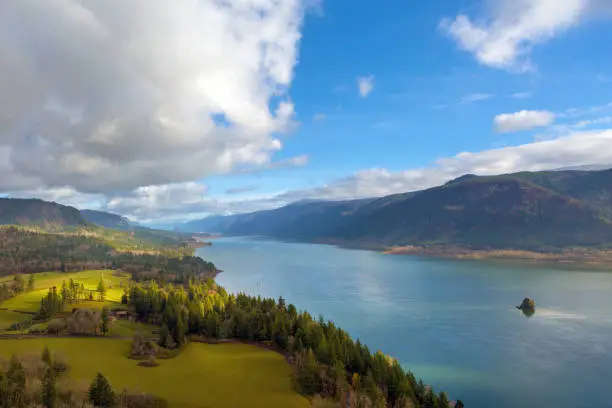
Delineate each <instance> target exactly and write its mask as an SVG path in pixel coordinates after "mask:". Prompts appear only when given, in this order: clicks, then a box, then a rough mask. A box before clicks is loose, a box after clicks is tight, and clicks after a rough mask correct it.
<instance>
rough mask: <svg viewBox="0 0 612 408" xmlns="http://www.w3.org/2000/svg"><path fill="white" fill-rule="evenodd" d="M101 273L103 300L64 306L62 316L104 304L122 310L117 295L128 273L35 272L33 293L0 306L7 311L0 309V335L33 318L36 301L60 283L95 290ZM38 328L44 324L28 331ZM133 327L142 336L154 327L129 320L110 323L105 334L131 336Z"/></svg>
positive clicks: (125, 281) (102, 271) (126, 281)
mask: <svg viewBox="0 0 612 408" xmlns="http://www.w3.org/2000/svg"><path fill="white" fill-rule="evenodd" d="M101 274H103V275H104V280H105V281H106V284H107V287H108V291H107V294H106V301H105V302H98V301H95V300H94V301H84V302H80V303H77V304H74V305H68V306H67V307H66V310H65V311H64V313H63V314H64V315H66V316H67V315H69V314H70V313H71V311H72V308H73V307H78V308H87V309H102V306H103V305H106V306H108V307H109V308H111V309H113V308H121V307H123V306H124V305H122V304H121V295H122V294H123V287H126V286H128V284H129V281H130V276H129V274H122V275H116V272H115V271H109V270H91V271H82V272H66V273H64V272H43V273H37V274H35V277H36V283H35V290H34V291H32V292H26V293H22V294H20V295H18V296H15V297H13V298H11V299H8V300H6V301H4V302H3V303H2V304H0V308H2V309H8V310H0V332H2V331H3V330H7V329H8V328H9V327H10V326H11V325H12V324H13V323H19V322H24V321H28V320H31V318H32V317H33V315H32V314H33V313H36V312H37V311H38V309H39V307H40V300H41V299H42V297H43V296H44V295H46V294H47V292H48V291H49V288H51V287H53V286H56V287H57V288H58V290H59V289H60V288H61V286H62V282H63V281H66V283H68V281H69V280H70V279H74V280H75V281H77V282H79V283H81V282H82V283H83V284H84V286H85V289H93V290H95V289H96V288H97V286H98V282H99V281H100V275H101ZM27 276H28V275H25V276H24V278H25V279H26V280H27ZM9 279H13V277H12V276H11V277H4V278H3V280H9ZM18 312H29V313H32V314H30V315H28V314H26V313H18ZM38 326H40V327H41V328H42V327H46V323H40V324H37V325H35V326H32V327H30V329H32V328H36V327H38ZM137 326H138V327H140V328H141V330H142V331H143V334H144V335H145V337H150V336H152V334H151V331H152V330H154V329H155V328H156V327H154V326H152V325H136V324H135V323H133V322H131V321H123V320H117V321H115V322H113V323H112V325H111V331H110V333H109V335H110V336H115V337H117V336H119V337H123V336H132V335H133V334H134V331H135V329H136V327H137Z"/></svg>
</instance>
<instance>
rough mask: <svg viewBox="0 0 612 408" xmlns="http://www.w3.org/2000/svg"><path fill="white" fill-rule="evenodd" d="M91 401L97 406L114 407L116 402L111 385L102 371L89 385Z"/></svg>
mask: <svg viewBox="0 0 612 408" xmlns="http://www.w3.org/2000/svg"><path fill="white" fill-rule="evenodd" d="M89 402H91V403H92V404H93V405H94V406H96V407H112V406H113V404H114V403H115V394H114V393H113V390H112V388H111V385H110V383H109V382H108V380H107V379H106V377H104V376H103V375H102V374H101V373H98V375H96V378H95V379H94V380H93V382H92V383H91V385H90V387H89Z"/></svg>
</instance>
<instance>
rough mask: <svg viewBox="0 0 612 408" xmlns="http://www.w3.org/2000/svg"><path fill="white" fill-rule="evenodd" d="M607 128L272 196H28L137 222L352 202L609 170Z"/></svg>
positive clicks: (171, 191)
mask: <svg viewBox="0 0 612 408" xmlns="http://www.w3.org/2000/svg"><path fill="white" fill-rule="evenodd" d="M611 145H612V129H607V130H598V131H582V132H579V133H578V132H573V133H570V134H568V135H566V136H564V137H559V138H557V139H554V140H547V141H539V142H534V143H528V144H524V145H519V146H512V147H505V148H501V149H493V150H485V151H481V152H462V153H459V154H457V155H455V156H453V157H447V158H441V159H439V160H437V161H435V162H434V163H433V164H432V165H431V166H428V167H422V168H414V169H408V170H404V171H398V172H393V171H390V170H387V169H384V168H375V169H369V170H362V171H359V172H357V173H355V174H353V175H351V176H348V177H346V178H343V179H338V180H335V181H332V182H330V183H329V184H327V185H324V186H320V187H315V188H308V189H302V190H293V191H288V192H285V193H282V194H275V195H259V196H251V195H249V196H247V197H245V198H240V199H233V198H231V197H225V198H223V197H211V196H208V195H207V192H208V189H207V188H206V186H203V185H200V184H198V183H175V184H169V185H164V186H153V187H142V188H138V189H136V191H134V192H132V193H129V194H125V195H121V196H116V197H113V198H112V199H110V200H108V201H106V202H105V201H103V197H102V198H101V195H92V194H82V193H77V192H75V191H74V190H69V189H57V190H56V191H34V192H31V194H30V195H29V196H36V197H42V198H45V199H55V200H57V201H60V202H62V203H66V204H72V205H77V206H80V208H86V207H91V205H89V203H91V202H92V201H94V200H102V201H100V204H99V206H98V207H97V208H101V209H103V210H108V211H112V212H116V213H119V214H122V215H125V216H128V217H130V218H132V219H134V220H137V221H140V222H150V221H153V220H157V221H162V220H165V221H166V222H182V221H185V220H188V219H194V218H202V217H204V216H206V215H209V214H231V213H242V212H250V211H258V210H264V209H271V208H276V207H279V206H282V205H285V204H287V203H290V202H293V201H297V200H301V199H328V200H339V199H353V198H363V197H376V196H384V195H388V194H395V193H404V192H409V191H416V190H422V189H425V188H429V187H433V186H437V185H440V184H443V183H445V182H447V181H448V180H451V179H453V178H456V177H459V176H461V175H464V174H470V173H471V174H478V175H493V174H503V173H513V172H517V171H540V170H549V169H560V168H583V166H587V165H588V166H593V165H595V166H596V165H601V166H605V167H607V166H612V149H610V148H609V147H610V146H611Z"/></svg>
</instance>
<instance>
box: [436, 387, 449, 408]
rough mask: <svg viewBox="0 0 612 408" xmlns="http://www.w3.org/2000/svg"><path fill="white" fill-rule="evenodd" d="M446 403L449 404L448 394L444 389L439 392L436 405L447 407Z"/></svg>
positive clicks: (442, 407) (441, 407)
mask: <svg viewBox="0 0 612 408" xmlns="http://www.w3.org/2000/svg"><path fill="white" fill-rule="evenodd" d="M448 405H449V402H448V396H447V395H446V393H445V392H444V391H442V392H441V393H440V396H439V397H438V406H439V407H440V408H448Z"/></svg>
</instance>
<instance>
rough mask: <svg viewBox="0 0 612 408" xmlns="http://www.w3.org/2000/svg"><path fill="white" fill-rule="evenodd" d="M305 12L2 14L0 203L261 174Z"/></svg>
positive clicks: (22, 5)
mask: <svg viewBox="0 0 612 408" xmlns="http://www.w3.org/2000/svg"><path fill="white" fill-rule="evenodd" d="M316 3H317V2H314V3H313V2H310V4H316ZM304 7H305V6H304V3H302V1H301V0H226V1H222V2H221V1H216V0H201V1H179V2H176V1H173V0H157V1H156V2H155V7H152V6H151V3H150V2H149V1H147V0H130V1H103V0H91V1H88V2H82V1H80V0H61V1H53V2H45V1H43V2H38V1H34V2H30V1H17V2H13V1H9V2H0V72H1V73H2V74H1V75H0V106H2V109H1V110H0V191H15V190H36V189H45V188H46V189H49V188H64V187H65V186H68V187H69V188H73V189H75V190H77V191H80V192H86V193H112V194H114V193H115V192H117V191H131V190H133V189H135V188H139V187H140V186H148V185H156V184H171V183H183V182H188V181H191V180H196V179H201V178H202V177H205V176H207V175H210V174H218V173H227V172H231V171H232V170H233V169H235V168H237V167H242V166H251V167H258V166H264V167H265V166H267V165H269V164H270V163H271V156H272V155H273V154H274V153H275V152H276V151H278V150H279V149H280V148H281V143H280V142H279V141H278V139H276V136H275V134H277V133H279V132H283V131H284V130H286V129H288V128H291V126H292V118H293V115H294V107H293V104H292V103H291V100H290V98H289V97H288V95H287V89H288V87H289V86H290V85H291V82H292V79H293V68H294V65H295V63H296V60H297V46H298V43H299V40H300V35H301V34H300V31H301V25H302V20H303V16H304ZM274 101H280V102H274ZM271 103H273V106H272V108H270V104H271ZM219 117H222V118H223V122H225V123H223V124H219V123H217V121H215V120H214V118H219Z"/></svg>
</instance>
